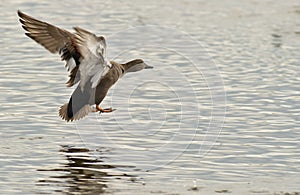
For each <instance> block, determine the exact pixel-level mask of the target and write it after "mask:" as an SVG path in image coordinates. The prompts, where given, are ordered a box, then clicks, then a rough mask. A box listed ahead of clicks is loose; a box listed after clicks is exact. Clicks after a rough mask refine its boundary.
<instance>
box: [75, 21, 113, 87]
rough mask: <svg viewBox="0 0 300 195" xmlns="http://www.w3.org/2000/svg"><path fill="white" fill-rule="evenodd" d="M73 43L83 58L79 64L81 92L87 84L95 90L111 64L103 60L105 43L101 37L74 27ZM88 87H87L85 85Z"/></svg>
mask: <svg viewBox="0 0 300 195" xmlns="http://www.w3.org/2000/svg"><path fill="white" fill-rule="evenodd" d="M74 29H75V30H76V35H75V41H76V45H77V46H78V50H79V52H80V54H81V55H82V56H83V59H82V61H81V62H80V66H79V71H80V79H81V81H80V83H79V85H80V88H81V90H82V91H83V90H84V88H85V86H86V84H87V82H91V83H92V88H95V87H96V86H97V85H98V83H99V82H100V80H101V78H102V77H103V76H104V75H105V74H106V73H107V72H108V71H109V68H110V67H111V64H110V63H109V62H108V63H107V60H106V59H105V58H104V56H105V50H106V43H105V39H104V38H103V37H97V36H96V35H94V34H93V33H90V32H88V31H86V30H84V29H81V28H78V27H75V28H74ZM87 86H88V85H87Z"/></svg>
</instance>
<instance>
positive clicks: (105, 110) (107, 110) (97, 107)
mask: <svg viewBox="0 0 300 195" xmlns="http://www.w3.org/2000/svg"><path fill="white" fill-rule="evenodd" d="M96 109H97V111H99V112H100V113H102V112H113V111H115V110H116V109H112V108H104V109H103V108H101V107H100V106H99V105H96Z"/></svg>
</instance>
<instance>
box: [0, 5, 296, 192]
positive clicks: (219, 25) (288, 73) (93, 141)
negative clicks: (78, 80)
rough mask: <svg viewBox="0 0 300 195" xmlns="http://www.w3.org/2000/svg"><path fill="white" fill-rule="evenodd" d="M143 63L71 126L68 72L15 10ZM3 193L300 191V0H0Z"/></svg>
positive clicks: (0, 163)
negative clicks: (65, 111)
mask: <svg viewBox="0 0 300 195" xmlns="http://www.w3.org/2000/svg"><path fill="white" fill-rule="evenodd" d="M18 9H20V10H22V11H24V12H25V13H27V14H29V15H32V16H34V17H36V18H38V19H40V20H44V21H47V22H50V23H52V24H54V25H57V26H59V27H62V28H65V29H68V30H72V27H73V26H80V27H82V28H86V29H89V30H90V31H92V32H94V33H96V34H98V35H104V36H105V37H106V38H107V44H108V48H107V52H108V57H109V58H110V59H114V60H116V61H118V62H126V61H128V60H131V59H134V58H143V59H144V60H145V61H146V62H147V63H148V64H149V65H151V66H154V69H152V70H144V71H141V72H138V73H132V74H128V75H126V76H124V77H123V78H122V79H121V80H120V81H119V82H118V83H117V84H116V85H115V86H114V88H112V89H111V90H110V92H109V94H108V96H107V97H106V99H105V101H104V102H103V103H102V104H101V105H102V106H103V107H113V108H116V109H117V110H116V111H115V112H113V113H107V114H101V115H99V114H97V113H92V114H90V115H89V116H88V117H86V118H84V119H83V120H80V121H78V122H73V123H66V122H65V121H63V120H61V119H60V117H59V116H58V109H59V107H60V106H61V105H63V104H64V103H65V102H67V101H68V99H69V96H70V94H71V93H72V91H73V88H67V87H66V86H65V84H64V83H65V82H66V81H67V79H68V76H67V75H68V74H67V72H66V70H65V68H64V62H61V61H60V57H59V56H58V55H53V54H50V53H49V52H48V51H46V50H45V49H44V48H42V47H41V46H39V45H38V44H36V43H35V42H33V41H32V40H30V39H29V38H28V37H26V36H25V35H24V31H23V29H22V28H21V25H20V24H19V22H18V18H17V14H16V11H17V10H18ZM0 33H1V39H0V52H1V57H0V59H1V60H0V61H1V71H0V83H1V85H0V89H1V96H0V107H1V112H0V120H1V123H0V129H1V130H0V157H1V158H0V192H1V194H102V193H103V194H117V195H119V194H221V193H226V194H284V193H289V194H297V193H300V131H299V130H300V114H299V113H300V76H299V75H300V74H299V70H300V55H299V51H300V2H299V1H297V0H290V1H276V2H274V1H270V0H263V1H255V0H250V1H238V0H231V1H229V0H226V1H222V2H221V1H201V0H199V1H191V0H186V1H103V2H100V1H87V2H85V1H77V0H74V1H72V3H64V2H63V1H57V0H53V1H47V2H42V1H41V2H32V1H17V0H15V1H8V0H4V1H2V3H1V7H0Z"/></svg>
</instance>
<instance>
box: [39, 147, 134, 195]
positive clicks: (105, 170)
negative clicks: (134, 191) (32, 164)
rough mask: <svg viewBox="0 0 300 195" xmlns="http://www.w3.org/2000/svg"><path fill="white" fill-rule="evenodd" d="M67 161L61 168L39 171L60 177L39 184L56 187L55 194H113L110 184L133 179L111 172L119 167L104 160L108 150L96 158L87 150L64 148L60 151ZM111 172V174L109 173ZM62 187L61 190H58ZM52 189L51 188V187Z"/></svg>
mask: <svg viewBox="0 0 300 195" xmlns="http://www.w3.org/2000/svg"><path fill="white" fill-rule="evenodd" d="M60 152H62V153H63V154H64V156H65V157H66V159H67V162H66V163H64V164H61V166H60V168H54V169H39V170H38V171H51V172H58V173H60V175H56V176H50V177H49V178H48V179H41V180H39V181H38V182H37V185H40V186H48V187H50V186H52V187H54V186H55V188H56V189H55V192H63V193H67V194H73V193H79V194H101V193H104V192H112V191H113V189H109V187H108V185H107V184H108V182H111V181H112V180H113V179H122V178H132V176H130V175H127V174H124V173H118V172H119V171H114V173H113V174H112V172H113V171H109V170H111V169H116V168H118V167H123V168H124V167H129V166H122V165H120V166H116V165H113V166H112V165H109V164H105V162H104V161H103V160H101V159H102V158H105V153H107V152H109V150H108V149H100V150H98V151H97V153H98V154H99V153H100V154H102V155H103V156H101V157H100V158H101V159H99V158H96V157H95V155H94V154H93V152H91V151H90V150H89V149H87V148H76V147H72V146H62V149H61V150H60ZM109 172H111V173H109ZM58 186H60V187H61V190H57V187H58ZM50 188H51V187H50Z"/></svg>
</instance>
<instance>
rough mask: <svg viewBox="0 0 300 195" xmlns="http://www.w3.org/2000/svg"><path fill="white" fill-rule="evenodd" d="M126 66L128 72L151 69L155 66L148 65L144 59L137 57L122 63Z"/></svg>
mask: <svg viewBox="0 0 300 195" xmlns="http://www.w3.org/2000/svg"><path fill="white" fill-rule="evenodd" d="M122 65H123V67H124V71H125V73H127V72H137V71H140V70H143V69H151V68H153V66H149V65H147V64H146V63H145V62H144V61H143V60H142V59H135V60H132V61H129V62H127V63H126V64H122Z"/></svg>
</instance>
